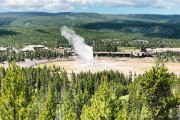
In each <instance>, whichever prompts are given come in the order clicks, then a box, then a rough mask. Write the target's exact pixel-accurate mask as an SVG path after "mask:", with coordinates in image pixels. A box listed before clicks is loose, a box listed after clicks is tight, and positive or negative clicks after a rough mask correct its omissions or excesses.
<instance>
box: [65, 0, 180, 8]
mask: <svg viewBox="0 0 180 120" xmlns="http://www.w3.org/2000/svg"><path fill="white" fill-rule="evenodd" d="M67 1H68V2H69V3H77V4H96V3H105V4H106V5H107V6H110V7H154V8H169V7H172V5H173V3H172V1H171V2H170V1H168V0H67ZM175 1H180V0H175Z"/></svg>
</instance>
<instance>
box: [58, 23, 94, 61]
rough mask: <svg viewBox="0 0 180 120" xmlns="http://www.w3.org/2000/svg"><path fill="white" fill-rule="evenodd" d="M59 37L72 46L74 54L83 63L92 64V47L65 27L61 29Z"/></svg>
mask: <svg viewBox="0 0 180 120" xmlns="http://www.w3.org/2000/svg"><path fill="white" fill-rule="evenodd" d="M61 35H62V36H64V37H65V38H66V39H67V40H68V42H69V44H71V45H73V47H74V49H75V51H76V53H77V54H78V55H79V57H80V59H81V61H82V62H83V63H85V64H92V63H93V47H91V46H89V45H87V44H85V43H84V38H82V37H81V36H79V35H77V34H76V33H75V32H74V31H73V30H72V29H70V28H68V27H66V26H63V27H62V28H61Z"/></svg>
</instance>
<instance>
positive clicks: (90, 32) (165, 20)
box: [0, 12, 180, 51]
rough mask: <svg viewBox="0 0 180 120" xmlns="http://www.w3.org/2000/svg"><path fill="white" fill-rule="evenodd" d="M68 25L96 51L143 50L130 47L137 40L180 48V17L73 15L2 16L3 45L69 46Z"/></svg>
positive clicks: (0, 21)
mask: <svg viewBox="0 0 180 120" xmlns="http://www.w3.org/2000/svg"><path fill="white" fill-rule="evenodd" d="M64 25H67V26H69V27H71V28H72V29H73V30H74V31H75V32H76V33H77V34H78V35H80V36H82V37H83V38H85V42H86V43H87V44H89V45H91V46H92V44H93V43H96V47H97V48H95V49H96V51H109V50H111V51H116V50H117V48H118V47H119V46H120V47H137V48H139V47H140V46H141V44H129V43H132V41H133V40H148V41H149V46H150V47H179V46H180V15H153V14H152V15H151V14H137V15H136V14H129V15H123V14H121V15H120V14H119V15H113V14H97V13H71V12H64V13H63V12H61V13H44V12H7V13H0V44H1V46H10V47H14V46H15V47H17V48H19V47H23V46H25V45H27V44H42V45H45V46H47V47H51V48H55V47H60V46H69V45H68V43H67V41H66V40H65V39H64V38H63V37H62V36H61V35H60V33H59V32H60V31H59V29H60V27H62V26H64ZM104 42H106V44H104V45H103V46H102V43H104ZM106 45H107V46H110V47H109V48H108V47H107V46H106ZM100 46H101V47H100ZM107 48H108V49H107Z"/></svg>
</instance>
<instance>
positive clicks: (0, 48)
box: [0, 47, 8, 52]
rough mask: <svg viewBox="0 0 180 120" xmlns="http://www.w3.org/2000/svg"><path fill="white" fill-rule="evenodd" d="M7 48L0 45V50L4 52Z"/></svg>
mask: <svg viewBox="0 0 180 120" xmlns="http://www.w3.org/2000/svg"><path fill="white" fill-rule="evenodd" d="M7 50H8V49H7V48H5V47H0V52H4V51H7Z"/></svg>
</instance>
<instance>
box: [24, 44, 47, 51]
mask: <svg viewBox="0 0 180 120" xmlns="http://www.w3.org/2000/svg"><path fill="white" fill-rule="evenodd" d="M34 48H44V49H47V47H45V46H43V45H28V46H25V47H24V48H23V49H21V51H35V49H34Z"/></svg>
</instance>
